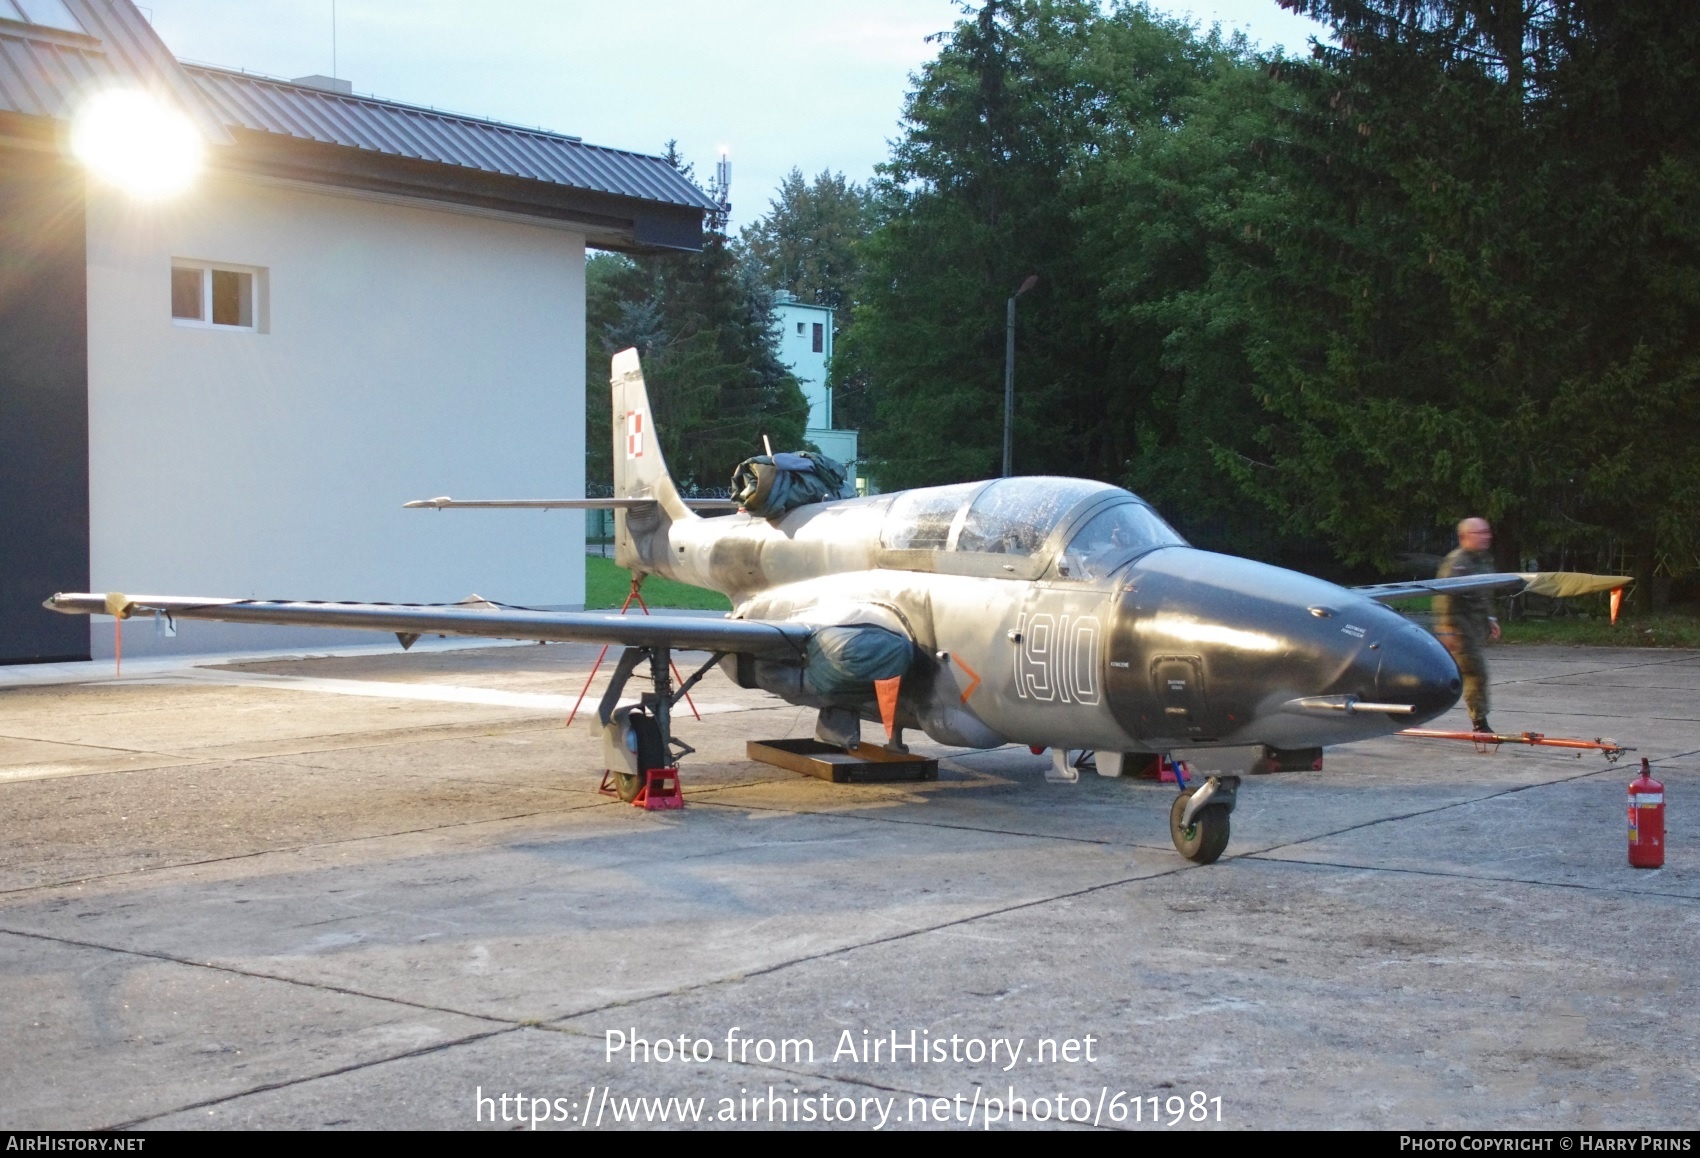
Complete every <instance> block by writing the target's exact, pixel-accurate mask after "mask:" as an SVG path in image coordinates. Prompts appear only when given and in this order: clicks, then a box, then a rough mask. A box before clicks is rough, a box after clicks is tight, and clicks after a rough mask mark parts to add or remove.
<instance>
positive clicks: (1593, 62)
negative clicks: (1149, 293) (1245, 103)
mask: <svg viewBox="0 0 1700 1158" xmlns="http://www.w3.org/2000/svg"><path fill="white" fill-rule="evenodd" d="M1289 6H1290V7H1299V8H1301V9H1303V10H1305V11H1308V12H1310V13H1311V14H1313V15H1316V16H1319V17H1321V18H1324V19H1327V20H1329V21H1330V22H1331V23H1332V24H1333V25H1334V27H1335V29H1336V33H1337V37H1338V40H1339V46H1338V47H1337V48H1331V49H1323V50H1321V51H1320V54H1319V55H1320V60H1319V62H1318V64H1317V66H1316V67H1313V68H1309V69H1302V70H1295V72H1296V80H1297V83H1296V85H1295V89H1296V91H1297V92H1298V93H1299V99H1297V100H1296V101H1295V103H1294V112H1293V114H1292V115H1291V116H1290V117H1289V118H1287V121H1286V125H1285V128H1286V129H1287V131H1286V132H1285V133H1284V134H1283V137H1284V141H1285V143H1284V144H1283V145H1282V146H1281V147H1280V148H1278V149H1274V150H1272V155H1271V171H1272V172H1273V173H1275V174H1277V175H1278V176H1280V177H1282V178H1283V179H1284V186H1285V188H1286V190H1287V191H1288V193H1289V196H1288V198H1287V203H1286V205H1285V206H1284V207H1283V210H1282V212H1280V213H1278V214H1276V215H1273V216H1272V217H1269V218H1267V219H1264V220H1256V219H1254V217H1253V216H1251V215H1250V214H1251V212H1252V211H1251V210H1250V209H1249V208H1248V209H1247V210H1246V211H1245V212H1244V213H1242V215H1241V216H1240V217H1239V218H1238V219H1236V220H1235V221H1234V222H1233V223H1234V224H1240V225H1242V226H1248V227H1252V228H1253V229H1254V231H1257V230H1261V236H1262V239H1263V244H1262V246H1261V247H1260V249H1259V251H1258V252H1241V253H1239V254H1236V255H1235V256H1234V257H1233V259H1232V260H1221V261H1218V262H1217V263H1216V266H1215V272H1214V277H1215V283H1216V286H1217V288H1219V289H1221V290H1222V291H1223V292H1224V294H1225V295H1226V296H1231V297H1237V300H1238V302H1239V307H1238V308H1239V309H1241V310H1242V311H1243V312H1244V314H1245V315H1246V316H1247V317H1249V318H1250V319H1251V322H1250V325H1249V327H1248V329H1247V332H1246V335H1245V340H1244V342H1243V348H1244V349H1245V350H1246V352H1247V355H1248V360H1250V361H1251V363H1252V365H1253V370H1254V373H1255V381H1256V389H1257V390H1258V392H1259V397H1260V400H1261V402H1262V403H1263V405H1264V406H1265V408H1266V410H1267V412H1268V413H1269V415H1270V421H1269V423H1268V424H1267V425H1266V427H1265V429H1264V430H1263V432H1262V441H1263V443H1264V447H1265V450H1266V451H1267V457H1268V459H1269V462H1270V465H1271V467H1272V469H1271V470H1269V471H1265V472H1259V471H1255V470H1252V469H1250V468H1246V469H1244V470H1242V471H1241V475H1242V478H1243V479H1244V480H1245V481H1246V482H1247V483H1248V485H1250V486H1252V487H1253V488H1254V489H1256V490H1258V491H1259V493H1261V494H1262V495H1263V496H1264V498H1265V499H1266V500H1267V501H1268V502H1269V503H1270V504H1271V506H1273V507H1274V508H1275V509H1276V510H1277V511H1279V512H1281V513H1283V514H1284V515H1285V516H1286V517H1287V518H1288V520H1289V521H1292V522H1296V523H1301V524H1304V525H1308V526H1313V527H1315V528H1317V529H1319V530H1320V531H1321V532H1323V533H1324V534H1326V535H1327V536H1328V537H1329V539H1330V541H1331V542H1332V543H1333V544H1334V546H1335V548H1336V550H1338V551H1339V552H1340V553H1341V554H1342V555H1344V556H1346V557H1348V558H1351V557H1356V558H1366V559H1374V560H1376V561H1379V562H1383V563H1385V562H1388V561H1389V560H1390V557H1391V555H1392V554H1393V553H1394V552H1395V551H1396V550H1397V549H1398V547H1399V545H1400V544H1401V542H1402V541H1403V540H1404V539H1405V536H1406V535H1407V534H1408V533H1409V531H1410V530H1411V529H1412V528H1414V527H1417V528H1420V527H1433V526H1436V525H1437V524H1438V525H1441V526H1446V525H1449V524H1450V523H1451V521H1452V520H1454V519H1456V518H1457V517H1458V516H1460V515H1463V514H1484V515H1486V516H1488V517H1489V518H1492V519H1494V520H1495V522H1496V523H1497V524H1498V527H1499V530H1500V535H1499V543H1498V549H1499V552H1500V555H1501V562H1502V564H1503V565H1507V566H1514V565H1516V564H1517V563H1518V562H1519V561H1520V558H1521V556H1523V555H1524V554H1526V553H1528V552H1530V551H1532V550H1537V549H1538V550H1540V551H1541V552H1542V553H1543V554H1548V557H1549V558H1550V554H1549V552H1550V548H1552V547H1553V546H1556V545H1562V544H1564V543H1567V542H1568V543H1572V544H1583V543H1590V542H1592V543H1596V544H1597V543H1601V542H1602V541H1605V540H1608V539H1615V540H1616V541H1619V542H1622V543H1627V544H1632V545H1633V553H1634V554H1635V555H1636V556H1637V558H1638V563H1637V569H1638V571H1640V573H1641V574H1642V577H1643V578H1644V579H1650V578H1651V572H1652V568H1653V566H1654V564H1655V562H1656V561H1657V560H1658V559H1660V558H1664V559H1666V560H1667V561H1670V563H1671V564H1672V565H1678V566H1679V565H1681V564H1680V562H1679V560H1681V559H1683V558H1686V559H1688V560H1690V561H1692V560H1693V556H1694V551H1695V530H1694V529H1695V527H1696V524H1697V522H1700V506H1697V505H1696V497H1697V496H1700V461H1697V459H1696V456H1695V454H1694V450H1695V447H1696V438H1695V435H1696V433H1700V431H1697V429H1696V415H1700V394H1697V393H1696V386H1697V384H1700V361H1697V360H1696V354H1697V347H1696V342H1697V333H1696V327H1695V325H1694V321H1695V318H1696V305H1697V304H1700V302H1697V301H1696V298H1695V286H1696V279H1695V276H1694V272H1695V270H1696V256H1697V253H1696V249H1695V240H1696V233H1695V230H1694V227H1693V224H1692V223H1693V221H1694V217H1693V214H1692V211H1691V207H1692V205H1693V203H1694V202H1693V195H1694V191H1695V190H1696V188H1697V182H1696V179H1695V175H1696V172H1697V169H1696V165H1695V158H1696V154H1697V148H1696V146H1697V144H1700V134H1697V130H1696V126H1695V124H1694V121H1693V118H1692V117H1691V116H1689V115H1688V114H1687V113H1685V112H1684V111H1683V110H1684V109H1685V108H1686V103H1685V102H1687V101H1688V100H1689V99H1690V97H1691V93H1692V91H1693V84H1694V81H1695V79H1696V77H1695V71H1696V67H1697V64H1696V62H1697V61H1700V10H1697V9H1695V8H1694V7H1692V6H1689V5H1679V4H1673V3H1669V2H1667V0H1625V2H1623V3H1595V2H1578V3H1572V4H1562V5H1547V4H1541V5H1531V4H1525V3H1517V2H1511V0H1454V2H1438V0H1428V2H1411V0H1303V2H1299V0H1295V2H1294V3H1292V4H1289ZM1685 210H1686V211H1685ZM1629 430H1644V431H1649V430H1657V431H1659V437H1658V438H1657V439H1654V440H1652V441H1651V442H1647V443H1642V444H1639V445H1638V447H1637V450H1636V451H1635V453H1634V454H1633V455H1629V454H1626V453H1625V449H1624V440H1623V438H1622V437H1621V436H1620V435H1619V434H1618V433H1617V432H1619V431H1629ZM1606 564H1607V561H1606V560H1603V559H1602V560H1599V564H1598V565H1606ZM1690 565H1691V563H1690ZM1641 586H1642V589H1643V590H1646V589H1648V588H1649V587H1650V584H1649V583H1646V582H1644V583H1643V584H1642V585H1641Z"/></svg>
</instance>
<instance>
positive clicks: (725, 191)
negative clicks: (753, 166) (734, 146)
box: [708, 149, 732, 233]
mask: <svg viewBox="0 0 1700 1158" xmlns="http://www.w3.org/2000/svg"><path fill="white" fill-rule="evenodd" d="M708 195H709V196H710V197H711V198H713V199H714V204H715V207H714V208H713V209H710V210H709V211H708V227H709V228H710V229H711V230H713V231H714V232H716V233H725V232H726V223H727V222H728V221H730V220H731V218H732V161H731V158H729V157H728V156H727V152H726V150H725V149H721V150H720V160H719V161H718V162H716V164H715V166H714V180H712V181H710V182H709V183H708Z"/></svg>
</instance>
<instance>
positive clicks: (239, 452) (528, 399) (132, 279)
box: [88, 177, 606, 655]
mask: <svg viewBox="0 0 1700 1158" xmlns="http://www.w3.org/2000/svg"><path fill="white" fill-rule="evenodd" d="M88 235H89V247H88V254H89V258H88V260H89V282H88V288H89V307H88V308H89V458H90V463H89V473H90V539H91V543H90V547H91V572H92V581H93V587H94V589H95V590H97V591H104V590H118V591H125V592H128V593H149V594H183V595H212V596H242V597H259V598H268V597H269V598H298V599H330V600H382V601H398V602H414V601H420V602H436V601H453V600H456V599H460V598H463V597H464V596H466V595H468V594H469V593H472V592H474V591H476V592H477V593H479V594H481V595H484V596H486V597H488V598H491V599H496V600H500V601H503V602H509V603H519V604H524V605H527V606H540V607H577V606H582V605H583V603H584V548H583V543H584V530H583V516H582V514H581V513H579V512H571V511H552V512H548V513H543V512H536V511H485V512H480V511H445V512H436V511H404V510H403V509H402V503H403V502H404V501H406V500H408V499H415V498H428V497H431V496H433V495H443V494H448V495H454V496H456V497H466V498H478V497H484V498H513V497H520V498H523V497H547V496H552V495H565V496H569V497H572V496H579V495H582V494H583V493H584V489H583V488H584V434H585V432H584V430H583V421H582V417H581V416H582V415H583V413H584V409H583V397H584V395H583V391H584V388H585V384H584V380H583V379H584V347H583V343H584V239H583V237H582V236H580V235H578V234H575V233H572V232H568V231H565V230H560V229H555V228H550V227H548V226H545V225H542V224H538V225H529V224H525V223H523V222H517V221H506V220H495V219H490V218H487V217H481V216H475V215H472V214H469V213H463V212H456V211H454V210H452V209H448V208H444V209H441V210H438V209H434V208H426V207H414V206H411V205H398V204H393V203H385V202H382V201H377V200H366V199H360V198H358V197H354V196H348V195H341V194H331V193H320V192H312V191H306V190H303V189H299V188H294V187H288V188H286V187H280V186H275V185H266V184H261V183H258V182H254V181H249V180H245V179H239V178H231V177H220V178H217V179H212V178H209V179H207V180H205V181H204V182H203V183H202V185H201V186H200V187H199V188H198V189H197V190H196V191H195V192H194V193H192V194H191V195H188V196H185V197H183V198H181V199H178V200H175V201H171V202H168V203H165V204H162V205H157V206H153V207H147V208H142V207H138V206H137V204H136V203H135V202H132V201H128V200H126V199H123V198H122V197H120V196H117V195H115V194H111V193H109V192H107V191H105V190H102V189H100V188H96V187H92V186H91V188H90V193H89V214H88ZM174 258H176V259H192V260H202V261H210V262H218V263H230V264H234V265H240V266H248V267H254V268H257V269H259V270H262V271H263V275H262V278H261V283H260V296H261V300H260V302H259V310H258V313H259V319H260V323H261V329H262V330H263V332H260V333H245V332H232V331H224V330H213V329H196V328H190V327H185V326H181V325H177V324H174V322H173V320H172V317H171V299H170V269H171V264H172V260H173V259H174ZM604 388H605V387H604ZM597 433H598V435H599V436H602V437H606V435H605V434H603V433H602V432H600V431H598V432H597ZM92 631H93V643H94V650H95V654H97V655H110V654H111V625H110V623H108V622H106V621H104V620H103V621H97V622H96V623H95V624H94V625H93V627H92ZM153 635H154V633H153V632H152V631H150V630H147V629H146V627H145V626H143V627H142V630H135V629H132V630H131V631H130V632H129V633H127V636H126V639H125V650H126V652H127V653H131V652H134V653H138V654H139V653H146V652H148V651H158V650H167V649H169V650H176V651H191V652H192V651H208V650H222V649H224V648H237V647H285V646H298V645H301V644H304V643H307V642H309V641H318V642H323V643H330V642H345V641H352V640H356V639H358V640H361V641H366V642H370V641H373V640H374V639H375V638H376V637H374V636H372V635H371V634H369V633H359V634H354V633H324V632H310V631H309V632H307V633H306V634H303V632H301V631H294V632H292V631H291V630H290V629H283V628H264V627H245V626H237V625H212V624H190V623H185V624H183V625H182V634H181V635H180V636H179V638H178V639H176V640H173V641H169V642H167V643H165V644H161V645H155V643H154V641H153ZM339 636H340V637H341V638H337V637H339Z"/></svg>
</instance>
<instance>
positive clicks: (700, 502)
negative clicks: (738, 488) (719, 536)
mask: <svg viewBox="0 0 1700 1158" xmlns="http://www.w3.org/2000/svg"><path fill="white" fill-rule="evenodd" d="M684 502H685V505H686V506H687V507H689V508H691V509H692V510H693V511H735V510H737V509H738V500H737V499H686V500H684ZM654 503H655V500H654V499H631V498H626V499H451V498H449V496H448V495H442V496H440V497H438V498H434V499H414V500H413V501H412V502H411V503H403V504H401V505H402V507H403V508H404V509H406V510H434V511H451V510H474V509H476V510H483V511H488V510H494V509H497V508H501V507H509V508H513V507H518V508H521V509H524V510H532V511H629V510H632V509H633V508H636V507H647V506H653V505H654Z"/></svg>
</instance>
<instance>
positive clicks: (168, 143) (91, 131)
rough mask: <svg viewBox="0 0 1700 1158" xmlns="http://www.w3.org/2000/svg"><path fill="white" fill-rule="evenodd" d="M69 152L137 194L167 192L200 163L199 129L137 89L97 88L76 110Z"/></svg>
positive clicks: (188, 177) (183, 185) (149, 195)
mask: <svg viewBox="0 0 1700 1158" xmlns="http://www.w3.org/2000/svg"><path fill="white" fill-rule="evenodd" d="M71 151H72V152H73V153H75V154H76V155H77V159H78V160H80V161H82V163H83V164H85V165H87V166H88V167H89V169H90V170H91V171H93V172H94V173H95V174H96V175H98V176H99V177H101V178H102V179H104V180H107V181H110V182H111V183H112V184H114V185H117V186H119V187H120V188H122V189H124V190H126V191H127V192H129V193H131V194H132V195H134V196H136V197H143V198H150V199H151V198H156V197H169V196H171V195H172V194H173V193H179V192H181V191H182V190H183V189H185V188H186V187H187V186H188V184H189V182H190V181H192V180H193V179H194V177H195V174H196V173H197V172H199V171H200V168H201V134H200V133H199V132H198V131H197V130H196V128H195V126H194V125H193V124H191V123H190V121H189V118H188V117H186V116H184V115H183V114H182V113H181V112H179V111H178V110H177V109H175V108H172V107H171V106H170V105H168V104H166V103H165V102H163V101H161V100H159V99H158V98H156V97H154V96H151V95H149V94H148V93H145V92H138V91H135V90H133V89H108V90H106V91H104V92H98V93H95V94H94V95H93V96H91V97H89V98H88V99H87V100H86V101H84V102H83V105H82V107H81V108H80V109H78V110H77V114H76V118H75V120H74V121H73V122H72V126H71Z"/></svg>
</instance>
